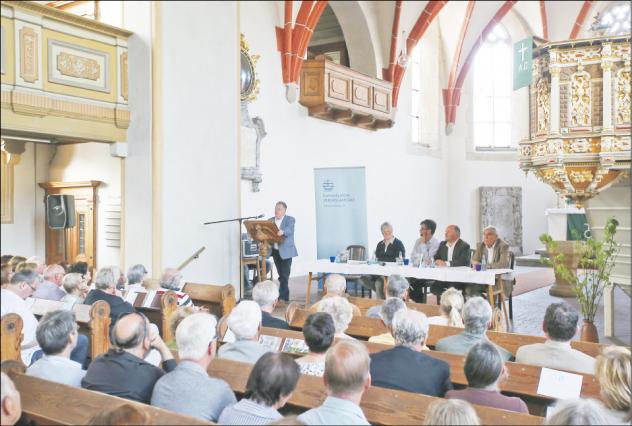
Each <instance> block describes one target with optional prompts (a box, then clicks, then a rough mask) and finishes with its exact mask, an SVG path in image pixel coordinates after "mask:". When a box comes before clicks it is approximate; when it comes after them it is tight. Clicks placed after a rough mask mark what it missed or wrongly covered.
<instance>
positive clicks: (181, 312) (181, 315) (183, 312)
mask: <svg viewBox="0 0 632 426" xmlns="http://www.w3.org/2000/svg"><path fill="white" fill-rule="evenodd" d="M196 312H200V309H198V308H197V307H195V306H181V307H179V308H178V309H176V310H175V312H174V313H172V314H171V316H170V317H169V329H170V330H171V335H172V336H173V340H170V341H169V342H166V343H167V346H168V347H169V349H171V350H177V349H178V345H177V343H176V338H175V336H176V330H177V329H178V326H179V325H180V323H181V322H182V320H183V319H185V318H186V317H188V316H189V315H191V314H194V313H196Z"/></svg>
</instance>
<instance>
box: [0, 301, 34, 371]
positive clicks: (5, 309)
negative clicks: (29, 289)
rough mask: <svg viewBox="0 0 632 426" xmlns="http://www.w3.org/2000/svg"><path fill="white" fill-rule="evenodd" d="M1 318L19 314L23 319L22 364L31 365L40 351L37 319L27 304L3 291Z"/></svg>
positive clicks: (0, 302)
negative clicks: (34, 355) (37, 337)
mask: <svg viewBox="0 0 632 426" xmlns="http://www.w3.org/2000/svg"><path fill="white" fill-rule="evenodd" d="M0 305H1V309H0V311H1V313H0V316H5V315H6V314H18V315H19V316H20V318H22V323H23V327H22V334H23V335H24V338H23V339H22V362H23V363H24V365H27V366H28V365H31V357H32V356H33V353H34V352H35V351H38V350H39V349H40V347H39V345H38V344H37V340H36V339H35V330H36V329H37V318H35V315H33V312H31V310H30V309H29V306H28V305H27V304H26V302H25V301H24V300H23V299H22V298H21V297H20V296H18V295H17V294H15V293H14V292H12V291H9V290H6V289H2V291H1V292H0Z"/></svg>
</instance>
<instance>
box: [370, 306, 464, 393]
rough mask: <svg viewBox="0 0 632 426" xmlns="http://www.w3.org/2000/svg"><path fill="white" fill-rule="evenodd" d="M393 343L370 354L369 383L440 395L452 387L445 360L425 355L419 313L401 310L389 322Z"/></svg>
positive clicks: (425, 328) (422, 320)
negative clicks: (390, 322) (394, 344)
mask: <svg viewBox="0 0 632 426" xmlns="http://www.w3.org/2000/svg"><path fill="white" fill-rule="evenodd" d="M391 327H392V330H393V337H394V338H395V343H396V346H395V347H394V348H393V349H388V350H386V351H382V352H378V353H374V354H373V355H371V384H372V385H373V386H379V387H383V388H390V389H397V390H403V391H407V392H415V393H422V394H424V395H431V396H438V397H443V396H444V395H445V393H446V392H447V391H449V390H451V389H452V382H451V381H450V366H449V365H448V363H447V362H445V361H441V360H439V359H436V358H433V357H431V356H429V355H426V354H424V353H423V351H422V347H423V346H424V343H425V341H426V336H427V335H428V319H427V318H426V316H425V315H424V314H423V313H422V312H418V311H414V310H401V311H399V312H397V313H396V314H395V317H394V318H393V322H392V324H391Z"/></svg>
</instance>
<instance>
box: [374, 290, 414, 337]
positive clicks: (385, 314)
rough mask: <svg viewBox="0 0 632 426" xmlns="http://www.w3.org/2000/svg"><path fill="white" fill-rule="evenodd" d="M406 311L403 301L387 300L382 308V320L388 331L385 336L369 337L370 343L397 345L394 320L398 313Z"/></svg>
mask: <svg viewBox="0 0 632 426" xmlns="http://www.w3.org/2000/svg"><path fill="white" fill-rule="evenodd" d="M405 310H406V304H405V303H404V302H403V301H402V299H399V298H397V297H389V298H388V299H386V300H385V301H384V303H382V305H381V306H380V319H381V320H382V324H384V326H385V327H386V328H387V329H388V331H387V332H386V333H384V334H379V335H377V336H372V337H369V342H371V343H381V344H383V345H391V346H393V345H394V344H395V338H394V337H393V318H394V317H395V314H396V313H397V312H399V311H405Z"/></svg>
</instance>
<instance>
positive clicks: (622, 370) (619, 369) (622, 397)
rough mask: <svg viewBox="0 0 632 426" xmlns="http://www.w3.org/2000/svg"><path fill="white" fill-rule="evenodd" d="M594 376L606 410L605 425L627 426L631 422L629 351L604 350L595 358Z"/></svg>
mask: <svg viewBox="0 0 632 426" xmlns="http://www.w3.org/2000/svg"><path fill="white" fill-rule="evenodd" d="M595 376H596V377H597V380H598V381H599V385H600V388H601V398H602V400H603V402H604V405H605V408H606V409H605V413H604V414H605V415H606V418H607V421H606V423H607V424H611V425H629V424H630V421H632V407H631V406H630V400H631V399H632V392H631V391H630V386H631V385H630V382H632V366H631V361H630V349H628V348H626V347H623V346H608V347H606V348H604V350H603V353H602V354H601V355H599V356H598V357H597V363H596V366H595Z"/></svg>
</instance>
